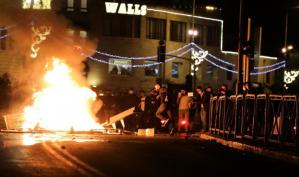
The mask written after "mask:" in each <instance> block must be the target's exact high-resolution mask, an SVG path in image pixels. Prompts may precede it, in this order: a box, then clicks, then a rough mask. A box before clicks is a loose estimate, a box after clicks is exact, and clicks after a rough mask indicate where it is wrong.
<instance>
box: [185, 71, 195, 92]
mask: <svg viewBox="0 0 299 177" xmlns="http://www.w3.org/2000/svg"><path fill="white" fill-rule="evenodd" d="M192 85H193V76H192V75H190V74H188V75H186V83H185V86H186V90H187V91H188V92H191V91H192Z"/></svg>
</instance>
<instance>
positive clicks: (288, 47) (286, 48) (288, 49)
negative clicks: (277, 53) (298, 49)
mask: <svg viewBox="0 0 299 177" xmlns="http://www.w3.org/2000/svg"><path fill="white" fill-rule="evenodd" d="M293 49H294V47H293V45H288V46H286V47H283V48H282V49H281V52H282V53H284V54H285V53H287V52H288V51H290V50H293Z"/></svg>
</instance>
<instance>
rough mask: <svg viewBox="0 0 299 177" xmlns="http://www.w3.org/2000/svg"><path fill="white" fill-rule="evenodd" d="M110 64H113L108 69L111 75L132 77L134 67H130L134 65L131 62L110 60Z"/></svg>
mask: <svg viewBox="0 0 299 177" xmlns="http://www.w3.org/2000/svg"><path fill="white" fill-rule="evenodd" d="M109 63H111V64H110V65H109V67H108V72H109V74H111V75H122V76H130V75H132V67H130V65H132V61H131V60H122V59H113V58H110V59H109Z"/></svg>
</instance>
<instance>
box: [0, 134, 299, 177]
mask: <svg viewBox="0 0 299 177" xmlns="http://www.w3.org/2000/svg"><path fill="white" fill-rule="evenodd" d="M298 171H299V168H298V166H295V165H293V164H289V163H286V162H283V161H278V160H274V159H269V158H265V157H262V156H258V155H253V154H248V153H244V152H240V151H236V150H233V149H229V148H226V147H224V146H221V145H218V144H215V143H211V142H205V141H199V140H194V139H185V138H184V137H167V136H159V137H154V138H146V137H137V136H128V135H86V134H80V135H64V134H55V135H54V134H20V133H17V134H15V133H0V177H8V176H16V177H22V176H30V177H31V176H33V177H41V176H44V177H54V176H59V177H60V176H61V177H66V176H75V177H76V176H106V177H197V176H200V177H201V176H203V177H206V176H217V177H223V176H229V177H239V176H240V177H241V176H248V177H249V176H250V177H253V176H262V177H265V176H283V177H285V176H296V174H298Z"/></svg>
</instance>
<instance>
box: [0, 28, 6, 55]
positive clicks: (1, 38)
mask: <svg viewBox="0 0 299 177" xmlns="http://www.w3.org/2000/svg"><path fill="white" fill-rule="evenodd" d="M6 47H7V29H6V28H5V27H0V49H1V50H5V49H6Z"/></svg>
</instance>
